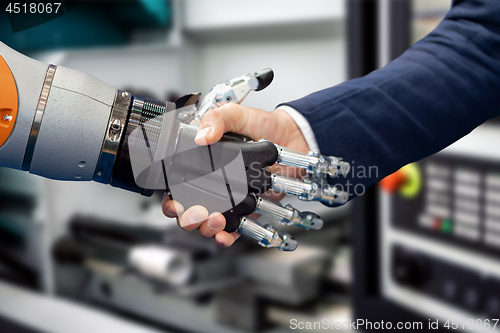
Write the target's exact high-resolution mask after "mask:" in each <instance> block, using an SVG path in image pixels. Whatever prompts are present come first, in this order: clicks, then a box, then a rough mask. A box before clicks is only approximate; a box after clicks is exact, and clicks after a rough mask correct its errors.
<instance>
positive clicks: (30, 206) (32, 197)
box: [0, 0, 500, 333]
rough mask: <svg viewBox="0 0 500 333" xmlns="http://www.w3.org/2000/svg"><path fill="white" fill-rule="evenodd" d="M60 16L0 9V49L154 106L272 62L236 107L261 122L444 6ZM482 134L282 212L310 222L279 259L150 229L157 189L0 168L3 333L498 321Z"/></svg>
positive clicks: (493, 154) (270, 5)
mask: <svg viewBox="0 0 500 333" xmlns="http://www.w3.org/2000/svg"><path fill="white" fill-rule="evenodd" d="M63 3H64V15H61V16H60V17H58V18H56V19H54V20H52V21H50V22H48V23H44V24H42V25H38V26H34V24H35V23H36V22H35V23H33V26H29V24H28V23H26V22H27V21H26V20H24V21H23V20H22V19H20V20H19V21H13V20H9V19H8V18H7V17H6V16H5V13H4V12H2V13H1V14H0V39H1V40H2V41H3V42H4V43H6V44H7V45H9V46H10V47H12V48H14V49H16V50H18V51H20V52H23V53H25V54H27V55H29V56H31V57H33V58H35V59H38V60H41V61H44V62H47V63H54V64H58V65H62V66H66V67H70V68H74V69H77V70H81V71H83V72H86V73H89V74H91V75H94V76H95V77H97V78H99V79H101V80H102V81H104V82H107V83H109V84H111V85H113V86H115V87H117V88H120V89H123V90H127V91H131V92H133V93H134V94H141V95H144V96H147V97H151V98H155V99H165V100H173V99H175V98H176V97H177V96H179V95H182V94H185V93H188V92H195V91H201V92H202V93H204V94H205V93H206V92H208V90H209V89H210V88H211V87H212V86H213V85H214V84H216V83H219V82H223V81H225V80H226V79H229V78H232V77H235V76H238V75H241V74H243V73H248V72H250V71H253V70H259V69H262V68H266V67H271V68H273V70H274V72H275V80H274V81H275V82H273V84H272V85H271V86H270V87H269V88H267V89H266V90H264V91H262V92H259V93H255V94H250V95H249V96H248V98H247V99H246V100H245V102H244V104H245V105H248V106H253V107H257V108H262V109H265V110H269V111H271V110H273V109H274V107H275V106H276V105H278V104H279V103H280V102H284V101H289V100H293V99H297V98H300V97H302V96H304V95H306V94H308V93H311V92H314V91H316V90H319V89H322V88H325V87H329V86H332V85H335V84H338V83H340V82H342V81H344V80H346V79H348V78H352V77H357V76H361V75H364V74H366V73H368V72H370V71H372V70H374V69H376V68H378V67H381V66H383V65H384V64H385V63H387V62H388V61H389V60H390V59H393V58H394V57H397V56H398V55H399V54H401V52H403V51H404V50H405V49H406V48H407V47H409V46H410V45H411V44H412V43H413V42H415V41H417V40H419V39H420V38H422V37H424V36H425V35H426V34H427V33H428V32H430V31H431V30H432V29H433V28H434V27H435V26H436V25H437V24H438V23H439V21H440V20H441V19H442V17H443V16H444V14H445V13H446V11H447V10H448V9H449V6H450V1H449V0H440V1H436V0H413V1H410V0H379V1H375V0H348V1H343V0H312V1H307V2H305V1H290V0H288V1H287V0H273V1H263V0H254V1H252V2H249V1H234V0H233V1H231V0H215V1H214V0H213V1H203V0H186V1H178V0H172V1H166V0H165V1H162V0H152V1H150V0H131V1H100V2H92V1H63ZM2 10H3V9H2ZM498 139H500V127H497V125H495V123H494V122H493V123H491V124H486V125H484V126H482V127H481V128H479V129H477V130H476V131H474V132H473V133H472V134H471V135H469V136H468V137H466V138H464V139H462V140H461V141H460V142H458V143H457V144H455V145H453V146H452V147H450V148H448V149H446V150H445V151H443V152H440V153H438V154H437V155H435V156H432V157H429V158H427V159H425V160H423V161H420V162H418V163H415V164H414V165H412V166H410V167H406V168H405V169H404V170H401V171H399V172H398V174H396V175H393V177H392V182H389V183H386V184H385V185H384V187H377V188H373V189H371V190H369V191H368V192H367V194H366V195H364V196H362V197H360V198H358V199H356V200H354V201H353V202H352V203H350V204H348V205H346V206H344V207H341V208H337V209H329V208H326V207H323V206H322V205H321V204H316V203H307V204H304V203H301V202H295V201H294V203H293V205H294V206H295V207H296V208H298V209H305V210H311V211H315V212H316V213H318V214H320V215H321V216H322V217H323V219H324V221H325V226H324V228H323V229H322V230H321V231H319V232H315V231H301V230H298V229H296V228H294V229H293V234H294V235H295V236H296V238H297V239H298V240H299V242H300V244H301V245H300V246H299V248H298V249H297V250H296V251H295V252H291V253H283V252H278V251H273V250H265V249H261V248H260V247H258V246H256V245H254V244H253V243H251V242H246V241H245V240H244V239H240V240H239V241H238V242H237V243H236V244H235V245H234V246H233V247H232V248H230V249H219V248H217V247H216V246H215V245H214V244H213V241H212V240H206V239H204V238H202V237H201V236H199V235H198V234H197V233H187V232H184V231H182V230H180V229H179V228H178V227H177V224H176V222H175V220H174V219H169V218H166V217H164V216H163V215H162V213H161V198H162V193H157V194H155V195H153V197H151V198H148V197H142V196H140V195H136V194H133V193H127V192H126V191H119V190H116V189H113V188H111V187H107V186H102V185H100V184H97V183H76V182H75V183H72V182H56V181H51V180H46V179H41V178H39V177H37V176H34V175H30V174H26V173H21V172H17V171H13V170H6V169H5V170H4V169H2V170H0V299H1V301H0V318H1V321H2V325H4V326H3V327H6V328H9V329H10V328H11V327H12V331H14V329H15V330H17V332H47V333H52V332H68V331H71V332H89V331H95V332H101V331H102V332H109V331H117V332H118V331H119V332H288V331H292V329H291V328H290V320H292V319H296V320H298V321H302V322H307V321H311V322H312V321H322V320H323V319H328V320H331V321H332V322H343V321H349V319H351V318H353V319H354V318H365V319H367V320H372V321H380V320H390V321H405V320H407V321H419V320H420V321H423V322H425V323H426V322H427V319H428V318H431V319H435V318H440V319H441V320H443V319H444V321H445V320H446V319H450V320H455V321H459V320H467V319H469V318H473V319H482V320H484V319H486V318H490V319H493V318H495V317H497V318H498V316H499V315H500V282H498V281H500V262H498V259H497V258H498V255H499V252H498V251H499V248H500V245H499V244H500V233H499V230H500V213H499V212H498V210H499V209H500V208H499V207H500V199H499V196H500V185H499V184H500V182H499V181H498V172H499V171H500V155H499V153H498V151H496V150H498V149H495V142H498ZM479 148H481V149H479ZM286 200H292V199H288V198H286V199H285V201H286ZM278 227H279V228H281V229H282V230H285V231H286V228H284V227H283V226H278ZM497 234H498V235H497ZM141 250H147V251H152V252H148V253H156V254H158V256H160V257H161V258H162V260H166V261H167V262H168V267H165V271H164V272H163V273H162V274H157V275H156V276H153V277H152V276H151V275H148V276H146V275H145V274H143V271H141V269H142V270H144V269H146V268H143V267H137V266H134V255H136V254H137V253H139V252H140V251H141ZM351 253H352V255H351ZM351 263H352V265H351ZM351 267H352V269H351ZM497 279H498V281H497ZM496 293H498V294H496ZM3 321H5V323H3ZM444 321H443V322H442V323H443V324H444ZM319 330H321V329H319ZM319 330H318V331H319Z"/></svg>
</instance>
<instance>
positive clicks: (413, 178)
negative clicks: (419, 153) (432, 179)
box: [379, 163, 422, 199]
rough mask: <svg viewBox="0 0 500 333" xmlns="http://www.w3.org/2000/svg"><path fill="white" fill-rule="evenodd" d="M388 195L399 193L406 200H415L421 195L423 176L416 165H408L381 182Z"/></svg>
mask: <svg viewBox="0 0 500 333" xmlns="http://www.w3.org/2000/svg"><path fill="white" fill-rule="evenodd" d="M379 184H380V186H381V187H382V190H384V191H385V192H387V193H394V192H396V191H399V193H400V194H401V195H402V196H403V197H405V198H408V199H410V198H413V197H415V196H417V195H418V194H419V193H420V189H421V187H422V176H421V175H420V169H419V167H418V165H417V164H416V163H412V164H408V165H405V166H404V167H402V168H401V169H399V170H398V171H396V172H394V173H393V174H392V175H389V176H387V177H385V178H384V179H382V180H381V181H380V182H379Z"/></svg>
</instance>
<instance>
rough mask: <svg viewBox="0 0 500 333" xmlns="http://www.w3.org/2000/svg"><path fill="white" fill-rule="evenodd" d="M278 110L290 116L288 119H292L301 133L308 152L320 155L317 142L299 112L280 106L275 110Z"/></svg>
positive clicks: (307, 123) (309, 126)
mask: <svg viewBox="0 0 500 333" xmlns="http://www.w3.org/2000/svg"><path fill="white" fill-rule="evenodd" d="M278 109H279V110H283V111H285V112H286V113H288V114H289V115H290V117H292V119H293V120H294V121H295V123H296V124H297V126H298V127H299V129H300V131H301V132H302V135H303V136H304V138H305V139H306V142H307V145H308V146H309V150H310V151H314V152H318V153H320V151H319V147H318V141H316V137H315V136H314V132H313V130H312V128H311V125H309V122H308V121H307V119H306V118H305V117H304V116H303V115H302V114H301V113H300V112H299V111H297V110H295V109H294V108H292V107H290V106H287V105H281V106H279V107H277V108H276V110H278Z"/></svg>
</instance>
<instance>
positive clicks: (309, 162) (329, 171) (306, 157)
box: [275, 145, 350, 177]
mask: <svg viewBox="0 0 500 333" xmlns="http://www.w3.org/2000/svg"><path fill="white" fill-rule="evenodd" d="M275 146H276V149H278V163H279V164H282V165H288V166H292V167H297V168H301V169H304V170H306V172H307V173H309V174H312V175H315V176H317V177H322V176H323V175H328V176H330V177H337V176H346V175H347V174H348V173H349V169H350V165H349V163H347V162H345V161H342V159H340V158H338V157H335V156H323V155H320V154H318V153H315V152H311V151H310V152H309V153H307V154H305V153H299V152H297V151H294V150H291V149H288V148H286V147H282V146H280V145H275Z"/></svg>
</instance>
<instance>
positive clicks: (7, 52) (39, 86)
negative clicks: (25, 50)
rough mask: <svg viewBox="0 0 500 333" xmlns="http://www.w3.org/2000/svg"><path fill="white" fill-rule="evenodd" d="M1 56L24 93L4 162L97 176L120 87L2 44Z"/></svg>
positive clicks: (70, 176)
mask: <svg viewBox="0 0 500 333" xmlns="http://www.w3.org/2000/svg"><path fill="white" fill-rule="evenodd" d="M0 55H1V57H2V58H3V61H5V63H6V64H7V65H8V67H9V69H10V71H11V73H12V76H13V77H14V80H15V83H16V87H17V95H18V96H17V98H18V110H17V119H16V120H15V121H16V123H15V126H14V128H13V130H12V133H10V136H9V137H8V139H7V140H6V141H5V143H4V144H3V145H2V146H1V147H0V166H3V167H9V168H15V169H22V170H25V171H29V172H30V173H33V174H37V175H40V176H43V177H46V178H51V179H57V180H92V179H93V177H94V172H95V169H96V166H97V163H98V160H99V157H100V155H101V149H102V146H103V137H104V135H105V132H106V129H107V127H108V121H109V117H110V113H111V108H112V105H113V102H114V100H115V96H116V92H117V90H116V89H115V88H113V87H111V86H109V85H107V84H105V83H103V82H101V81H99V80H98V79H96V78H94V77H92V76H90V75H88V74H85V73H81V72H79V71H76V70H72V69H69V68H65V67H62V66H59V67H55V66H49V65H47V64H44V63H41V62H38V61H36V60H33V59H30V58H28V57H26V56H24V55H22V54H20V53H17V52H16V51H13V50H12V49H10V48H8V47H7V46H6V45H4V44H2V43H0Z"/></svg>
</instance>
